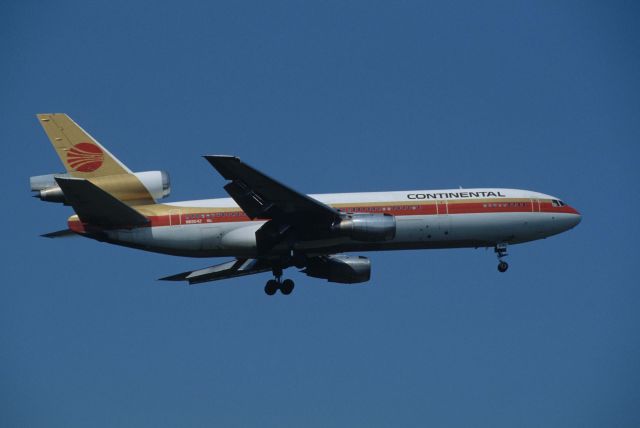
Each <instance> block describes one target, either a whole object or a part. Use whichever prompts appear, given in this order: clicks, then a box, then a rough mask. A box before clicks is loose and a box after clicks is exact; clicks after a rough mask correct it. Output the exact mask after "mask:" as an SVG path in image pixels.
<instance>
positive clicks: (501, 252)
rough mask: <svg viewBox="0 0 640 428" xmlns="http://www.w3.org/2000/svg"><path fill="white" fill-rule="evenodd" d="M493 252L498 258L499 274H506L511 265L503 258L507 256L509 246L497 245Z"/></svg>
mask: <svg viewBox="0 0 640 428" xmlns="http://www.w3.org/2000/svg"><path fill="white" fill-rule="evenodd" d="M493 251H494V252H495V253H496V255H497V256H498V272H506V271H507V269H509V263H507V262H505V261H504V260H502V258H503V257H506V256H507V244H496V246H495V248H494V250H493Z"/></svg>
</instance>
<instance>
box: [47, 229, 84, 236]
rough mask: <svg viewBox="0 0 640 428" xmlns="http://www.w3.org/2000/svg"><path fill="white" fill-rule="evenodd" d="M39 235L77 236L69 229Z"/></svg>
mask: <svg viewBox="0 0 640 428" xmlns="http://www.w3.org/2000/svg"><path fill="white" fill-rule="evenodd" d="M40 236H42V237H43V238H73V237H75V236H78V234H77V233H75V232H74V231H73V230H71V229H62V230H57V231H55V232H49V233H45V234H44V235H40Z"/></svg>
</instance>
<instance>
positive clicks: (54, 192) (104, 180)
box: [29, 171, 171, 203]
mask: <svg viewBox="0 0 640 428" xmlns="http://www.w3.org/2000/svg"><path fill="white" fill-rule="evenodd" d="M133 175H134V176H135V178H133V177H132V176H131V175H130V174H119V175H104V176H100V177H92V178H91V179H90V181H91V182H92V183H93V184H95V185H96V186H98V187H100V188H101V189H102V190H104V191H106V192H109V193H112V194H114V195H115V196H117V197H119V198H120V199H122V200H124V201H126V200H128V199H129V198H128V196H130V197H131V198H134V199H135V198H136V197H137V196H138V194H136V193H130V192H127V188H128V187H133V188H135V186H137V187H140V184H138V183H142V184H143V185H144V187H145V188H146V189H147V191H148V192H149V194H150V195H151V197H153V199H155V200H158V199H163V198H166V197H167V196H169V194H170V193H171V181H170V179H169V174H167V173H166V172H165V171H143V172H134V173H133ZM55 177H70V175H69V174H46V175H37V176H35V177H31V178H30V179H29V182H30V185H31V190H32V191H34V192H38V193H37V194H36V195H35V197H37V198H40V200H43V201H47V202H59V203H64V202H65V198H64V194H63V193H62V189H60V186H58V183H56V180H55ZM136 179H137V180H136Z"/></svg>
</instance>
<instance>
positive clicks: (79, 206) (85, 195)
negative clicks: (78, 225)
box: [56, 177, 149, 228]
mask: <svg viewBox="0 0 640 428" xmlns="http://www.w3.org/2000/svg"><path fill="white" fill-rule="evenodd" d="M56 182H57V183H58V185H59V186H60V188H61V189H62V192H63V193H64V196H65V199H66V200H67V202H68V203H69V205H71V206H72V207H73V209H74V211H75V212H76V214H78V217H80V220H81V221H82V222H83V223H89V224H93V225H96V226H104V227H124V228H132V227H135V226H143V225H146V224H148V223H149V220H148V219H147V218H146V217H145V216H144V215H142V214H140V212H138V211H136V210H135V209H133V208H131V207H130V206H129V205H127V204H125V203H124V202H122V201H120V200H119V199H117V198H115V197H114V196H112V195H111V194H110V193H108V192H105V191H104V190H102V189H101V188H99V187H98V186H96V185H94V184H93V183H91V182H90V181H88V180H85V179H82V178H63V177H56Z"/></svg>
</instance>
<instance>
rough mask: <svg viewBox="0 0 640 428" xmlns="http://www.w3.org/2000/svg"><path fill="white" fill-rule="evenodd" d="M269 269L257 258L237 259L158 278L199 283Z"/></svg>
mask: <svg viewBox="0 0 640 428" xmlns="http://www.w3.org/2000/svg"><path fill="white" fill-rule="evenodd" d="M270 270H271V265H270V264H268V263H266V262H264V261H262V260H258V259H238V260H232V261H229V262H225V263H222V264H219V265H215V266H211V267H208V268H204V269H200V270H193V271H188V272H182V273H179V274H177V275H171V276H167V277H164V278H160V281H188V282H189V284H190V285H192V284H200V283H203V282H209V281H218V280H220V279H228V278H235V277H238V276H245V275H253V274H256V273H261V272H267V271H270Z"/></svg>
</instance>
